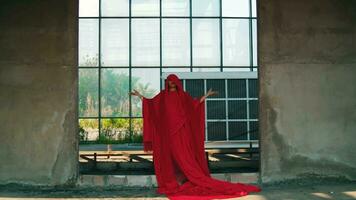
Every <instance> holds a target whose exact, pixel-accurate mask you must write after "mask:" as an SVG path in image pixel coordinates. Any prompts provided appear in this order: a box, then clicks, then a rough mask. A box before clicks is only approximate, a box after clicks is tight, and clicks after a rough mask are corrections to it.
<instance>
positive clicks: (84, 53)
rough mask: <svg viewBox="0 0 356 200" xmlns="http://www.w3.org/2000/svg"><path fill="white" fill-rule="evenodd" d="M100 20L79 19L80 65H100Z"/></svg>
mask: <svg viewBox="0 0 356 200" xmlns="http://www.w3.org/2000/svg"><path fill="white" fill-rule="evenodd" d="M98 22H99V21H98V20H97V19H79V55H78V56H79V66H98V54H99V31H98V30H99V27H98V26H99V25H98Z"/></svg>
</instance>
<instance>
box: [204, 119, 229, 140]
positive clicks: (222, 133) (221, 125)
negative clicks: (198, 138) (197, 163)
mask: <svg viewBox="0 0 356 200" xmlns="http://www.w3.org/2000/svg"><path fill="white" fill-rule="evenodd" d="M207 125H208V127H207V128H208V131H207V132H208V140H209V141H217V140H226V122H208V124H207Z"/></svg>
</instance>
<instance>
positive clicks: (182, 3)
mask: <svg viewBox="0 0 356 200" xmlns="http://www.w3.org/2000/svg"><path fill="white" fill-rule="evenodd" d="M162 16H189V0H164V1H162Z"/></svg>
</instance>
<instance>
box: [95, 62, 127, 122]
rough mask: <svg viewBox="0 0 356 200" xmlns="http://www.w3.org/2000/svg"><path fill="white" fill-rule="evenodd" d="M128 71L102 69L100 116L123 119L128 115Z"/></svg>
mask: <svg viewBox="0 0 356 200" xmlns="http://www.w3.org/2000/svg"><path fill="white" fill-rule="evenodd" d="M128 92H129V70H128V69H102V71H101V115H102V116H103V117H124V116H128V115H129V95H128Z"/></svg>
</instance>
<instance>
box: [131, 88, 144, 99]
mask: <svg viewBox="0 0 356 200" xmlns="http://www.w3.org/2000/svg"><path fill="white" fill-rule="evenodd" d="M129 95H133V96H138V97H140V98H141V99H142V98H143V96H142V94H140V93H139V92H138V91H137V90H133V91H132V92H129Z"/></svg>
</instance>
